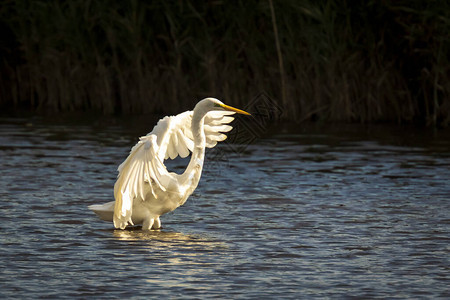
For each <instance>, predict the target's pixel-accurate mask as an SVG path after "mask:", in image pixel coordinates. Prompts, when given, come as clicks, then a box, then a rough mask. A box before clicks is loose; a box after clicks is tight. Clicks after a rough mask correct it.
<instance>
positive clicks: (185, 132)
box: [89, 98, 250, 230]
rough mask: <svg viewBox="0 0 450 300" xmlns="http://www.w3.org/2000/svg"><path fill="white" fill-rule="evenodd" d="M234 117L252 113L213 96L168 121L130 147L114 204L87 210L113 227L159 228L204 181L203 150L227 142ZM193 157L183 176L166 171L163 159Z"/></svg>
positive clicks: (115, 192) (120, 175)
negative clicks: (112, 223) (165, 217)
mask: <svg viewBox="0 0 450 300" xmlns="http://www.w3.org/2000/svg"><path fill="white" fill-rule="evenodd" d="M234 113H240V114H244V115H250V114H249V113H248V112H245V111H243V110H240V109H237V108H234V107H231V106H228V105H225V104H224V103H222V102H221V101H219V100H217V99H215V98H206V99H203V100H201V101H200V102H198V103H197V105H196V106H195V108H194V110H193V111H186V112H184V113H181V114H179V115H176V116H170V117H165V118H163V119H161V120H159V122H158V124H157V125H156V126H155V127H154V128H153V130H152V131H151V132H150V133H149V134H147V135H146V136H142V137H141V138H140V139H139V142H138V143H137V144H136V145H135V146H134V147H133V148H132V149H131V152H130V155H129V156H128V157H127V159H126V160H125V161H124V162H123V163H122V164H121V165H120V166H119V168H118V171H119V175H118V177H117V181H116V183H115V185H114V199H115V201H112V202H108V203H105V204H96V205H91V206H89V209H91V210H92V211H94V212H95V213H96V214H97V215H98V216H99V217H100V219H102V220H105V221H113V222H114V227H115V228H120V229H125V227H126V226H127V225H134V224H141V223H142V230H151V229H152V228H153V229H159V228H161V221H160V219H159V217H160V216H162V215H163V214H165V213H168V212H171V211H173V210H174V209H176V208H177V207H179V206H180V205H183V204H184V203H185V202H186V200H187V198H188V197H189V196H190V195H191V194H192V192H193V191H194V190H195V188H196V187H197V185H198V182H199V181H200V176H201V174H202V169H203V161H204V158H205V147H208V148H212V147H214V146H215V145H216V144H217V142H219V141H223V140H225V139H226V138H227V136H226V135H225V134H223V133H224V132H228V131H230V130H231V129H232V127H231V126H230V125H227V124H228V123H230V122H231V121H233V120H234V118H233V117H230V115H233V114H234ZM190 152H192V156H191V159H190V162H189V164H188V166H187V168H186V170H185V171H184V173H183V174H177V173H173V172H168V171H167V168H166V166H165V165H164V163H163V162H164V159H167V158H171V159H174V158H176V157H177V156H178V155H179V156H180V157H183V158H184V157H187V156H188V155H189V154H190Z"/></svg>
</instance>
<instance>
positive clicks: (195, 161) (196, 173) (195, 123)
mask: <svg viewBox="0 0 450 300" xmlns="http://www.w3.org/2000/svg"><path fill="white" fill-rule="evenodd" d="M205 115H206V114H205V113H202V112H198V111H195V110H194V114H193V116H192V123H191V129H192V135H193V137H194V150H193V151H192V156H191V160H190V161H189V164H188V166H187V168H186V171H184V173H183V175H182V176H183V177H184V179H185V180H187V181H190V185H191V188H192V191H194V189H195V188H196V187H197V184H198V182H199V181H200V176H201V174H202V170H203V161H204V159H205V146H206V137H205V130H204V128H203V127H204V117H205Z"/></svg>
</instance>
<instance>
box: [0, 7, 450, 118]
mask: <svg viewBox="0 0 450 300" xmlns="http://www.w3.org/2000/svg"><path fill="white" fill-rule="evenodd" d="M3 2H4V3H3V5H2V6H1V8H0V17H1V21H2V22H1V25H2V27H3V28H4V30H5V31H6V32H9V33H10V34H9V35H5V36H4V37H3V38H2V40H3V43H2V45H3V47H2V49H1V50H0V51H1V53H2V54H3V55H2V57H3V59H2V60H1V61H0V68H1V70H2V73H1V78H0V79H1V81H0V105H1V107H3V108H4V109H8V108H10V109H11V108H12V109H19V108H27V109H30V110H32V111H37V112H42V111H51V112H62V111H64V112H65V111H80V110H82V111H98V112H101V113H104V114H113V113H123V114H135V113H177V112H179V111H180V110H184V109H188V108H191V107H192V106H193V104H194V103H195V102H196V101H197V100H198V99H199V98H202V97H205V96H211V95H212V96H215V97H217V98H221V99H224V100H225V101H227V102H228V103H230V104H232V105H236V106H241V107H244V106H245V105H246V103H247V102H248V101H249V100H250V99H252V98H253V97H254V96H255V95H256V94H258V93H259V92H261V91H266V92H267V93H268V94H269V95H270V96H271V97H272V98H274V99H279V101H280V105H282V107H283V115H282V118H284V119H286V120H295V121H306V120H319V121H345V122H363V123H367V122H380V121H391V122H399V123H401V122H419V123H423V124H427V125H432V126H448V125H449V124H450V97H449V96H450V62H449V53H450V40H449V34H448V33H449V32H450V4H449V3H448V1H419V0H413V1H404V0H400V1H362V2H361V3H360V4H356V5H355V4H354V3H352V4H350V3H347V2H346V1H344V2H342V1H332V0H329V1H312V0H310V1H295V0H286V1H273V2H272V1H271V0H268V1H237V2H233V4H230V3H225V2H222V1H208V2H206V3H202V4H201V5H200V4H197V3H196V2H193V1H178V2H171V1H160V2H158V1H152V2H144V1H137V0H132V1H106V0H97V1H90V0H80V1H55V0H48V1H43V0H42V1H40V0H35V1H22V0H19V1H3Z"/></svg>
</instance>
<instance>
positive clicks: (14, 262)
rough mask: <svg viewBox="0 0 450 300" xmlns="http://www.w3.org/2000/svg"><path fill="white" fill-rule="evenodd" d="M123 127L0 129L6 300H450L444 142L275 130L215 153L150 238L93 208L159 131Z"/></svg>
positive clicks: (15, 123)
mask: <svg viewBox="0 0 450 300" xmlns="http://www.w3.org/2000/svg"><path fill="white" fill-rule="evenodd" d="M122 121H123V120H88V121H85V122H81V123H80V122H77V123H71V122H69V121H65V122H61V121H58V120H55V121H53V122H52V123H48V122H44V121H42V120H40V119H35V118H25V119H20V118H18V119H12V118H3V119H1V120H0V169H1V178H0V179H1V180H0V201H1V203H2V204H1V214H0V221H1V222H0V242H1V243H0V252H1V253H2V255H1V265H2V267H1V273H0V297H1V298H29V297H31V298H46V299H47V298H70V299H73V298H87V297H94V298H119V297H127V298H131V297H132V298H142V299H148V298H150V297H156V296H162V297H164V298H167V297H168V296H169V297H171V298H179V297H182V296H183V297H186V298H189V297H192V298H206V297H218V296H220V297H226V298H247V299H248V298H278V297H285V298H299V297H300V298H356V299H362V298H390V299H395V298H398V299H400V298H433V299H436V298H447V299H448V298H449V297H450V291H449V286H450V280H449V267H450V264H449V257H450V256H449V241H450V235H449V229H450V226H449V223H450V218H449V215H450V214H449V212H450V210H449V208H450V201H449V200H450V185H449V177H450V134H449V132H448V131H438V132H437V133H433V132H428V131H419V130H415V129H410V128H400V127H380V126H375V127H369V128H367V127H363V126H360V125H355V126H344V127H338V128H332V129H330V128H328V129H324V128H319V129H317V128H314V127H311V126H309V127H306V128H303V129H295V128H294V127H292V126H291V127H289V126H280V127H278V128H274V129H272V130H271V131H268V132H266V133H265V135H264V136H265V138H263V139H259V140H258V141H257V142H256V144H252V145H250V146H248V147H246V148H236V147H234V148H233V147H229V146H227V145H222V146H221V147H220V151H219V152H211V151H209V153H207V158H208V157H210V159H209V160H207V161H206V169H205V171H204V173H203V177H202V180H201V182H200V185H199V187H198V189H197V190H196V192H195V193H194V195H193V196H191V198H190V199H189V200H188V201H187V203H186V204H185V205H184V206H182V207H180V208H178V209H177V210H175V211H174V212H172V213H170V214H167V215H165V216H163V217H162V225H163V227H164V228H163V230H161V231H154V232H142V231H141V230H139V228H134V229H132V230H125V231H121V230H113V228H112V224H109V223H106V222H102V221H100V220H98V219H97V218H96V216H95V215H94V214H93V213H92V212H90V211H89V210H88V209H87V206H88V205H90V204H94V203H103V202H107V201H111V199H112V197H113V192H112V187H113V184H114V180H115V177H116V168H117V166H118V164H119V163H120V162H121V161H122V160H123V159H124V158H125V157H126V155H127V153H128V151H129V149H130V147H131V146H132V145H133V144H134V143H135V142H136V140H137V137H138V136H139V135H140V134H144V133H145V132H146V131H147V130H149V129H150V128H151V127H152V126H153V124H154V120H146V121H145V122H134V123H133V122H122ZM237 150H238V151H237ZM214 153H215V155H213V154H214ZM217 153H220V154H221V157H222V159H221V160H215V159H211V157H217V155H216V154H217ZM184 163H185V162H183V161H178V160H177V161H175V162H173V163H172V164H171V165H170V168H171V169H173V170H181V169H182V167H183V164H184Z"/></svg>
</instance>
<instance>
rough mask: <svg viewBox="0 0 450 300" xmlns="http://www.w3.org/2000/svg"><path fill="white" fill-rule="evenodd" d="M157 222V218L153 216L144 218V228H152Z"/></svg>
mask: <svg viewBox="0 0 450 300" xmlns="http://www.w3.org/2000/svg"><path fill="white" fill-rule="evenodd" d="M154 222H155V219H153V218H150V217H149V218H147V219H145V220H144V222H143V223H142V230H151V229H152V226H153V223H154Z"/></svg>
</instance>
